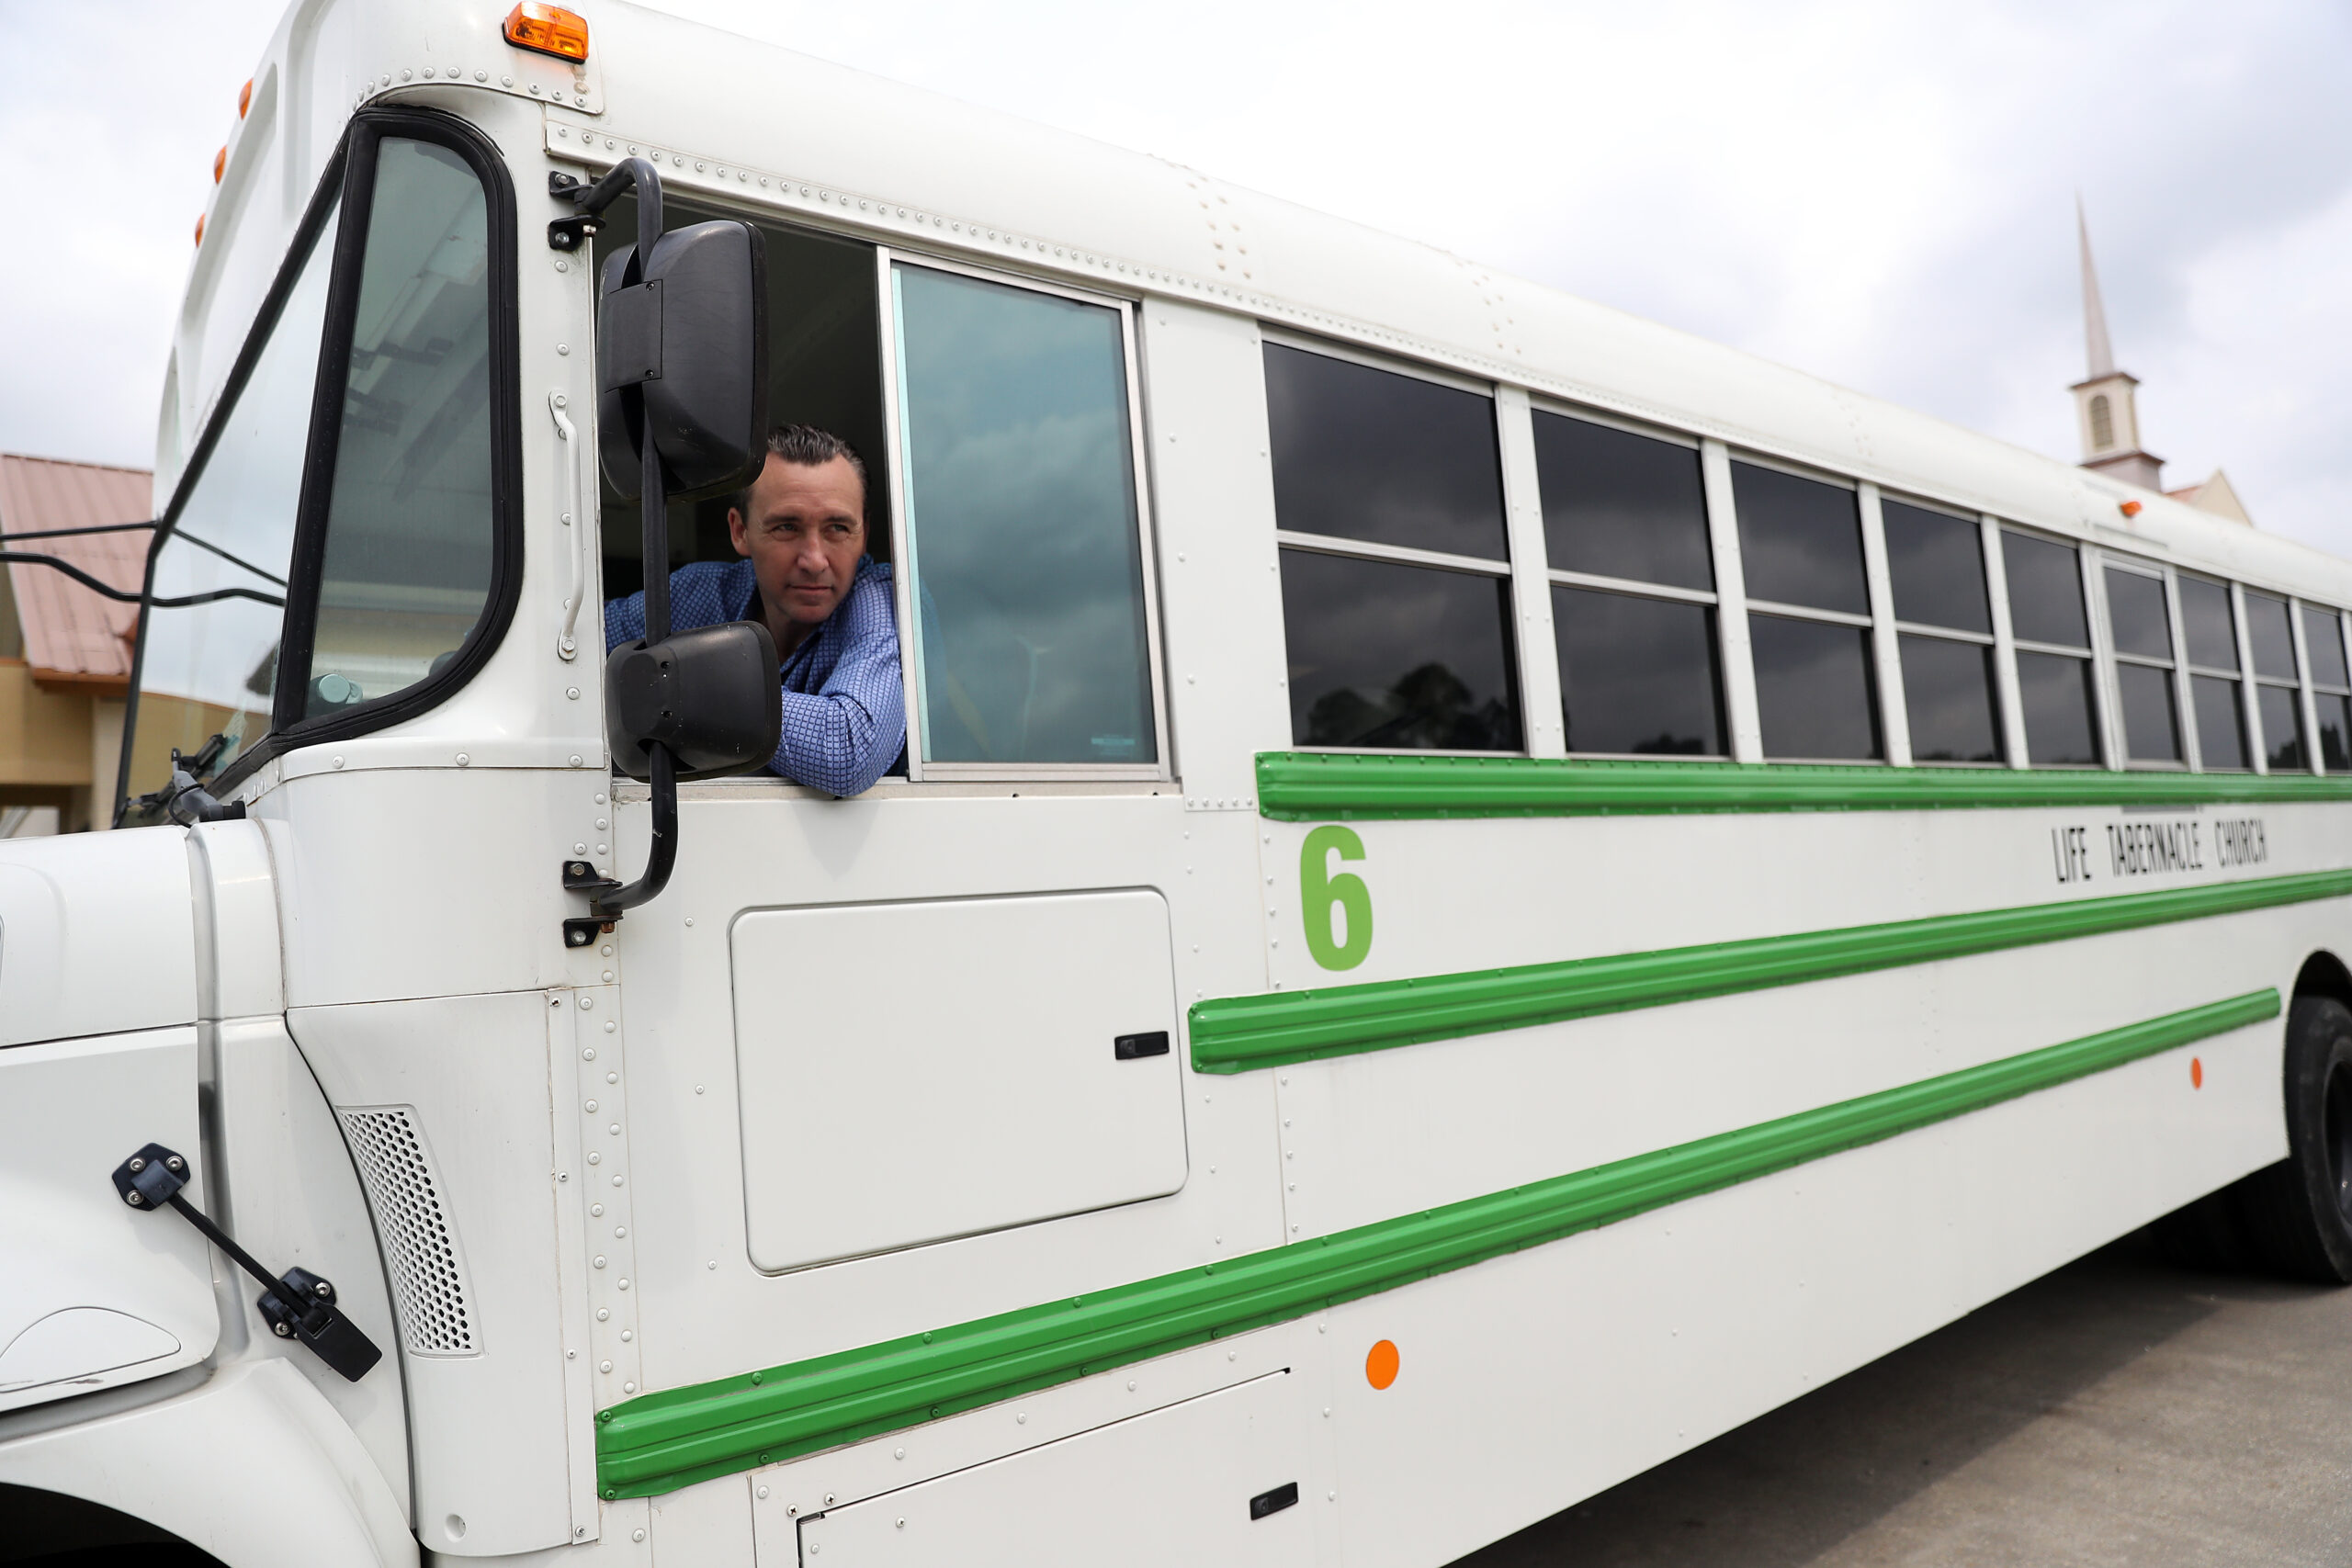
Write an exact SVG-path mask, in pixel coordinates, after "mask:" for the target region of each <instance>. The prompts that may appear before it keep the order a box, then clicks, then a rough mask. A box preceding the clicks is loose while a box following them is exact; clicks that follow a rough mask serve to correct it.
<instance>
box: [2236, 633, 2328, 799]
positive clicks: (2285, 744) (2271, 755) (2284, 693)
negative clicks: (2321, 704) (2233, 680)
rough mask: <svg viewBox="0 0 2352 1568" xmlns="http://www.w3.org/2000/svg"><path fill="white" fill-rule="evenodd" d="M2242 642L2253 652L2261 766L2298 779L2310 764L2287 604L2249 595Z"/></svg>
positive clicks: (2293, 640)
mask: <svg viewBox="0 0 2352 1568" xmlns="http://www.w3.org/2000/svg"><path fill="white" fill-rule="evenodd" d="M2245 639H2246V643H2247V645H2248V646H2249V647H2251V648H2252V649H2253V650H2254V682H2255V685H2254V694H2255V695H2254V706H2255V716H2256V718H2257V719H2259V720H2260V721H2261V725H2262V742H2261V744H2262V746H2263V760H2264V761H2265V763H2266V764H2267V766H2268V767H2269V768H2270V770H2271V771H2272V772H2273V773H2280V772H2285V773H2300V772H2301V771H2302V770H2304V769H2306V768H2308V767H2310V766H2311V765H2312V764H2311V754H2310V752H2308V751H2306V750H2304V749H2303V705H2302V702H2301V696H2300V694H2299V693H2298V691H2297V689H2296V687H2297V682H2298V681H2299V679H2300V677H2299V675H2298V673H2297V671H2296V669H2295V630H2294V626H2292V624H2291V623H2290V621H2289V620H2288V618H2287V602H2286V601H2285V600H2283V599H2274V598H2272V597H2271V596H2270V595H2269V594H2267V593H2256V592H2248V593H2247V594H2246V596H2245Z"/></svg>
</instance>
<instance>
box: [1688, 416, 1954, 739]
mask: <svg viewBox="0 0 2352 1568" xmlns="http://www.w3.org/2000/svg"><path fill="white" fill-rule="evenodd" d="M1704 452H1705V448H1704V447H1703V446H1702V448H1701V453H1702V457H1703V456H1704ZM1742 463H1745V464H1747V465H1748V466H1749V467H1750V468H1765V469H1769V470H1771V471H1773V472H1777V473H1782V474H1786V475H1788V476H1790V477H1791V478H1792V479H1811V480H1812V481H1813V482H1815V484H1823V485H1827V486H1829V487H1830V488H1831V489H1833V490H1842V491H1848V492H1849V493H1850V494H1851V495H1852V496H1853V498H1854V536H1855V544H1856V547H1858V548H1859V549H1860V551H1861V557H1862V560H1861V566H1862V594H1863V603H1865V604H1868V605H1869V606H1870V607H1871V608H1870V613H1869V614H1865V615H1857V614H1855V613H1853V612H1852V611H1849V610H1823V609H1815V608H1814V607H1813V606H1811V605H1806V604H1787V603H1784V602H1782V601H1781V600H1778V599H1759V598H1758V597H1757V596H1756V595H1755V594H1754V593H1752V592H1748V588H1747V542H1746V540H1745V539H1744V538H1743V537H1742V536H1741V535H1740V532H1739V493H1738V475H1737V471H1736V470H1737V468H1738V465H1740V464H1742ZM1872 489H1873V487H1871V485H1870V482H1869V481H1868V480H1866V479H1855V478H1853V477H1852V476H1850V475H1847V474H1840V473H1838V472H1837V471H1835V470H1834V469H1829V468H1815V467H1813V466H1812V465H1810V464H1806V463H1800V462H1797V461H1794V460H1793V459H1791V458H1787V457H1774V456H1772V455H1770V454H1769V453H1764V452H1759V451H1757V450H1755V449H1754V448H1752V447H1744V446H1725V447H1724V488H1723V492H1722V493H1723V497H1724V502H1725V503H1726V505H1725V511H1726V513H1727V518H1726V520H1727V522H1728V523H1729V525H1730V526H1729V528H1728V530H1727V537H1724V536H1719V537H1718V541H1717V546H1716V554H1715V586H1716V588H1717V590H1718V591H1719V592H1720V591H1721V590H1722V588H1723V585H1724V581H1726V579H1727V575H1728V574H1727V573H1726V571H1725V570H1724V567H1725V563H1724V545H1725V544H1728V545H1729V547H1730V548H1731V549H1732V550H1734V551H1736V552H1737V554H1738V557H1739V562H1738V570H1739V588H1740V592H1739V606H1738V607H1739V612H1740V637H1739V646H1740V650H1741V653H1742V655H1743V657H1744V658H1745V659H1746V660H1747V701H1748V702H1749V703H1751V704H1753V705H1755V706H1754V712H1753V714H1752V716H1751V720H1750V721H1751V722H1752V723H1754V724H1755V726H1756V746H1757V756H1756V759H1755V760H1756V761H1766V762H1795V763H1812V764H1829V765H1835V766H1838V767H1849V768H1888V767H1895V766H1898V765H1902V764H1899V763H1898V762H1897V761H1896V758H1895V748H1896V746H1897V744H1898V742H1897V740H1896V739H1895V736H1896V732H1897V729H1898V728H1899V729H1900V731H1901V737H1902V738H1901V740H1900V742H1899V744H1900V745H1901V747H1902V749H1903V751H1904V754H1905V755H1904V761H1905V762H1907V761H1908V760H1909V751H1910V747H1911V731H1910V723H1909V719H1908V717H1907V716H1905V714H1904V713H1903V711H1902V709H1901V707H1900V706H1899V704H1900V702H1901V698H1900V696H1899V695H1896V696H1894V697H1892V698H1890V696H1889V693H1888V685H1889V682H1888V680H1887V663H1888V660H1887V648H1886V646H1885V644H1886V637H1887V635H1888V634H1887V632H1886V629H1885V628H1886V626H1888V625H1890V624H1891V618H1892V616H1893V615H1894V605H1893V604H1892V603H1890V602H1888V601H1887V599H1886V596H1885V595H1886V541H1885V537H1884V536H1883V534H1881V533H1879V532H1878V530H1877V529H1876V527H1875V526H1874V525H1876V524H1877V522H1878V506H1877V502H1876V498H1875V495H1874V494H1872V493H1871V491H1872ZM1708 500H1709V502H1710V507H1709V510H1710V512H1711V513H1712V511H1713V500H1714V491H1712V490H1710V491H1709V492H1708ZM1757 615H1771V616H1777V617H1778V618H1780V619H1781V620H1792V621H1817V622H1820V623H1822V624H1824V625H1827V626H1849V627H1851V628H1853V629H1854V630H1857V631H1860V632H1864V633H1867V634H1868V653H1867V656H1866V658H1865V659H1864V661H1863V662H1864V668H1865V671H1866V673H1867V674H1868V676H1869V679H1870V682H1871V688H1872V690H1871V712H1870V720H1871V726H1872V728H1875V729H1876V730H1877V732H1878V750H1879V754H1878V755H1877V756H1875V757H1776V756H1774V755H1772V754H1771V753H1770V751H1767V750H1764V716H1763V708H1762V699H1761V697H1760V695H1759V694H1758V686H1757V683H1756V653H1755V637H1754V636H1753V634H1752V633H1751V631H1750V629H1749V623H1750V622H1751V621H1752V620H1753V619H1754V618H1755V617H1756V616H1757ZM1723 619H1724V612H1723V610H1722V609H1718V610H1717V612H1716V620H1717V624H1718V626H1720V625H1721V624H1722V621H1723ZM1723 657H1724V660H1725V662H1729V660H1730V657H1731V656H1730V650H1729V649H1728V648H1727V647H1726V648H1724V650H1723ZM1895 673H1896V686H1897V690H1898V692H1899V689H1900V678H1901V671H1899V670H1898V671H1896V672H1895ZM1727 684H1728V683H1727ZM1726 696H1727V697H1728V692H1727V693H1726ZM1890 704H1895V705H1892V706H1891V705H1890ZM1741 760H1742V761H1746V760H1747V759H1745V758H1743V759H1741Z"/></svg>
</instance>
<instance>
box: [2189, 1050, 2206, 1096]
mask: <svg viewBox="0 0 2352 1568" xmlns="http://www.w3.org/2000/svg"><path fill="white" fill-rule="evenodd" d="M2188 1087H2189V1088H2191V1089H2203V1088H2204V1087H2205V1064H2204V1062H2203V1061H2201V1060H2200V1059H2199V1058H2198V1057H2195V1056H2191V1057H2189V1058H2188Z"/></svg>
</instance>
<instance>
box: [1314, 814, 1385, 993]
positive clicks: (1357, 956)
mask: <svg viewBox="0 0 2352 1568" xmlns="http://www.w3.org/2000/svg"><path fill="white" fill-rule="evenodd" d="M1335 850H1336V851H1337V852H1339V856H1340V859H1341V860H1362V859H1363V840H1362V839H1359V838H1357V837H1356V835H1355V833H1354V831H1353V829H1347V828H1338V827H1326V828H1317V829H1315V831H1313V832H1311V833H1309V834H1307V835H1306V847H1305V848H1303V849H1302V850H1300V851H1299V855H1298V902H1299V909H1298V912H1299V916H1300V918H1301V919H1302V920H1303V921H1304V923H1305V924H1306V951H1307V952H1308V953H1311V954H1313V955H1314V958H1315V962H1316V963H1317V964H1321V965H1322V966H1323V967H1324V968H1326V969H1352V968H1354V967H1355V966H1356V965H1357V964H1361V963H1363V961H1364V955H1365V954H1367V953H1370V952H1371V951H1372V889H1370V888H1369V887H1366V886H1364V885H1363V877H1361V876H1358V875H1356V874H1354V873H1353V872H1348V871H1343V872H1341V873H1340V874H1339V875H1337V876H1333V875H1332V874H1330V873H1331V854H1332V852H1333V851H1335ZM1342 916H1344V918H1345V923H1346V931H1347V940H1346V941H1345V942H1340V941H1339V940H1337V939H1336V936H1335V934H1334V932H1335V928H1337V927H1338V926H1339V925H1340V917H1342Z"/></svg>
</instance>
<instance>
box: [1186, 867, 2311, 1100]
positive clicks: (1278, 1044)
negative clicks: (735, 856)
mask: <svg viewBox="0 0 2352 1568" xmlns="http://www.w3.org/2000/svg"><path fill="white" fill-rule="evenodd" d="M2346 895H2352V871H2313V872H2305V873H2302V874H2298V875H2293V876H2266V877H2260V878H2256V879H2252V880H2247V881H2242V882H2222V883H2215V884H2211V885H2210V886H2202V887H2175V888H2168V889H2166V890H2165V891H2164V892H2161V893H2126V894H2122V895H2120V896H2118V897H2110V898H2081V899H2076V900H2074V901H2073V902H2070V903H2064V904H2033V905H2029V906H2027V907H2026V908H2018V909H1985V910H1982V911H1980V912H1978V913H1975V914H1968V915H1932V916H1929V917H1928V918H1927V919H1917V920H1896V921H1893V922H1891V923H1889V924H1886V925H1878V926H1849V927H1846V928H1844V929H1842V930H1838V931H1803V932H1799V933H1798V934H1796V935H1794V936H1765V937H1750V938H1747V939H1745V940H1743V941H1739V942H1710V943H1707V944H1705V945H1703V946H1700V947H1669V948H1663V949H1659V950H1657V951H1654V952H1649V953H1617V954H1612V955H1610V956H1607V957H1600V958H1571V959H1566V960H1564V961H1562V962H1559V963H1554V964H1524V965H1521V966H1520V967H1517V968H1511V969H1474V970H1471V971H1469V972H1468V973H1465V974H1459V975H1431V976H1423V977H1420V978H1418V979H1412V980H1374V981H1370V982H1367V983H1366V984H1363V985H1360V986H1318V987H1315V988H1314V989H1313V990H1306V991H1270V992H1267V993H1265V994H1263V995H1261V996H1254V997H1214V998H1210V999H1208V1000H1206V1001H1200V1002H1194V1003H1193V1006H1192V1010H1191V1011H1190V1013H1189V1015H1188V1017H1189V1019H1190V1022H1191V1030H1192V1036H1193V1069H1194V1070H1195V1071H1198V1072H1204V1073H1243V1072H1250V1071H1252V1070H1254V1069H1257V1068H1260V1067H1276V1066H1284V1065H1286V1064H1289V1063H1293V1062H1312V1061H1317V1060H1319V1059H1321V1058H1324V1057H1329V1056H1348V1055H1355V1054H1356V1053H1358V1052H1363V1051H1387V1050H1392V1049H1394V1048H1396V1047H1397V1046H1399V1045H1419V1044H1424V1043H1428V1042H1430V1041H1433V1040H1457V1039H1460V1038H1461V1037H1463V1036H1464V1035H1468V1034H1488V1033H1492V1032H1496V1031H1498V1030H1504V1029H1525V1028H1528V1027H1530V1026H1531V1025H1533V1024H1539V1023H1558V1022H1560V1021H1563V1020H1566V1019H1572V1018H1589V1017H1591V1016H1593V1015H1594V1014H1596V1013H1607V1012H1628V1011H1631V1010H1634V1009H1636V1008H1654V1007H1665V1006H1667V1005H1668V1004H1670V1003H1674V1002H1688V1001H1695V1000H1698V999H1699V998H1702V997H1722V996H1729V995H1732V994H1734V993H1736V992H1739V991H1757V990H1763V989H1766V988H1768V987H1773V986H1794V985H1800V984H1803V983H1804V982H1805V981H1808V980H1828V979H1834V978H1836V977H1837V976H1841V975H1860V974H1864V973H1867V972H1869V971H1871V970H1873V969H1893V968H1897V967H1900V966H1902V965H1904V964H1928V963H1932V962H1934V961H1935V960H1937V959H1939V958H1961V957H1965V956H1967V955H1968V954H1970V953H1993V952H1997V951H1999V950H2000V949H2003V948H2009V947H2026V946H2030V945H2032V944H2034V943H2037V942H2065V941H2068V940H2070V939H2072V938H2075V937H2086V936H2098V935H2102V934H2104V933H2106V932H2109V931H2132V930H2135V929H2137V928H2139V927H2142V926H2155V925H2165V924H2168V923H2170V922H2172V921H2175V920H2194V919H2204V918H2206V917H2208V916H2212V915H2233V914H2237V913H2240V912H2242V911H2244V910H2247V909H2267V908H2272V907H2274V906H2276V905H2280V904H2300V903H2302V902H2305V901H2306V900H2309V899H2312V898H2337V897H2345V896H2346Z"/></svg>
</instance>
